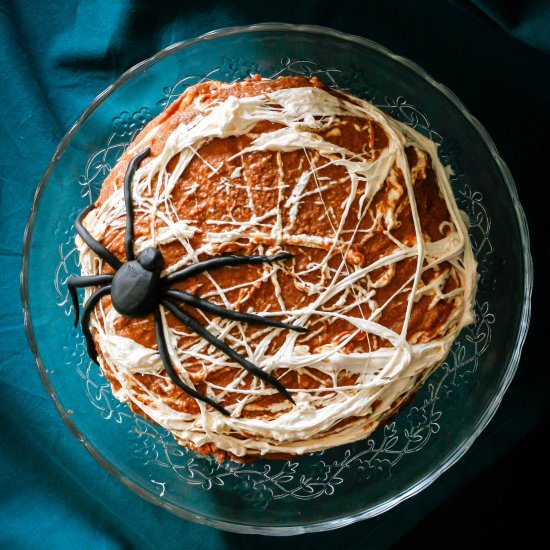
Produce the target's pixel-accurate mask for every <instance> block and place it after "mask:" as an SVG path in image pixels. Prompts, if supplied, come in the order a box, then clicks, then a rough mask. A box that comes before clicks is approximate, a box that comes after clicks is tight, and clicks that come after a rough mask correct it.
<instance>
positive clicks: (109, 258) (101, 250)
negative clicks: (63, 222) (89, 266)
mask: <svg viewBox="0 0 550 550" xmlns="http://www.w3.org/2000/svg"><path fill="white" fill-rule="evenodd" d="M93 207H94V205H93V204H90V205H89V206H87V207H86V208H85V209H84V210H82V212H80V214H78V216H77V217H76V220H75V222H74V228H75V229H76V232H77V233H78V234H79V235H80V237H81V238H82V240H83V241H84V242H85V243H86V244H87V245H88V246H89V247H90V248H91V249H92V250H93V251H94V252H95V253H96V254H97V255H98V256H99V257H100V258H101V259H102V260H104V261H105V262H107V263H108V264H109V265H110V266H111V267H112V268H113V269H114V270H115V271H116V270H117V269H118V268H119V267H120V266H121V265H122V262H121V261H120V260H119V259H118V258H117V257H116V256H115V255H114V254H113V253H112V252H111V251H110V250H109V249H108V248H105V247H104V246H103V245H102V244H101V243H100V242H98V241H96V240H95V239H94V238H93V237H92V235H91V234H90V233H89V231H88V230H87V229H86V228H85V227H84V225H82V220H83V219H84V216H86V214H88V212H90V210H92V209H93Z"/></svg>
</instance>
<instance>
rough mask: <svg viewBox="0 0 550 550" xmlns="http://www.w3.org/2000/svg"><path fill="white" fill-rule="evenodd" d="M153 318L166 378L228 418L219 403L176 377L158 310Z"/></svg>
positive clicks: (227, 413) (227, 414) (226, 412)
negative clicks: (168, 377) (166, 374)
mask: <svg viewBox="0 0 550 550" xmlns="http://www.w3.org/2000/svg"><path fill="white" fill-rule="evenodd" d="M154 316H155V334H156V337H157V344H158V349H159V355H160V358H161V359H162V363H163V365H164V368H165V369H166V372H167V373H168V376H170V379H171V380H172V382H174V384H176V386H178V387H179V388H181V389H182V390H183V391H184V392H185V393H187V394H189V395H190V396H191V397H194V398H195V399H198V400H199V401H203V402H204V403H208V404H209V405H211V406H212V407H214V408H215V409H216V410H218V411H220V412H221V413H222V414H224V415H225V416H230V414H229V411H228V410H227V409H225V408H224V407H222V406H221V405H220V404H219V403H216V402H215V401H214V400H212V399H210V398H209V397H207V396H206V395H203V394H202V393H199V392H198V391H196V390H195V389H193V388H191V387H190V386H188V385H187V384H185V383H184V382H183V381H182V380H181V378H180V377H179V376H178V374H177V372H176V371H175V369H174V367H173V365H172V362H171V361H170V355H169V354H168V347H167V345H166V338H165V337H164V330H163V326H162V318H161V315H160V310H159V308H157V309H155V311H154Z"/></svg>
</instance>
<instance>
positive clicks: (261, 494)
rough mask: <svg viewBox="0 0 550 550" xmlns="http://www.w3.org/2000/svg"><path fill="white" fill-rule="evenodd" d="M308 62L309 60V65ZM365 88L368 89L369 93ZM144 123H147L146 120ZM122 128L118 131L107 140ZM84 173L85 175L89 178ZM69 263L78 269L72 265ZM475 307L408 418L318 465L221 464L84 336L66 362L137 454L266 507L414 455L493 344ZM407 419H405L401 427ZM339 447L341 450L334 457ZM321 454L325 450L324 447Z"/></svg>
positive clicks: (360, 83)
mask: <svg viewBox="0 0 550 550" xmlns="http://www.w3.org/2000/svg"><path fill="white" fill-rule="evenodd" d="M283 61H284V64H285V66H286V67H288V68H289V70H288V72H289V73H293V74H304V75H305V76H309V75H308V72H307V71H306V72H305V73H300V72H299V71H298V70H295V69H294V67H303V66H307V67H308V70H309V68H311V67H314V68H315V69H314V70H315V74H318V75H320V76H321V78H322V77H323V70H324V68H323V67H322V66H320V65H318V64H316V63H315V62H312V61H306V62H304V61H299V60H296V61H292V60H283ZM240 62H241V60H238V59H235V60H232V61H231V63H232V64H233V65H234V66H239V63H240ZM304 63H305V64H307V65H304ZM282 64H283V62H282ZM335 72H338V71H335V70H333V69H331V74H332V75H333V76H334V74H335ZM350 75H353V89H354V90H355V92H356V93H357V92H358V90H363V89H366V88H368V89H369V90H372V89H374V88H372V87H371V86H370V83H368V81H367V80H365V76H364V75H360V74H358V72H357V71H353V70H351V71H349V70H344V71H342V73H341V76H340V77H339V79H338V84H337V87H340V88H343V89H347V88H348V86H347V84H348V82H347V78H348V77H349V76H350ZM225 76H227V75H224V77H225ZM204 79H206V77H204ZM374 90H375V89H374ZM367 95H368V96H369V94H367ZM373 99H374V97H371V96H369V100H373ZM161 101H164V100H161ZM386 102H387V106H386V103H385V102H382V103H378V104H379V105H380V106H381V107H382V108H384V110H390V109H391V114H392V116H394V117H396V118H398V119H405V120H406V122H407V123H410V124H412V125H414V126H415V127H416V128H417V129H419V130H420V131H421V132H422V133H426V134H429V132H430V130H431V129H430V127H429V123H427V119H426V117H425V116H424V115H423V114H422V113H421V112H420V111H418V110H417V109H416V108H415V107H414V106H412V105H410V104H408V103H407V102H406V100H405V99H404V98H397V99H396V100H391V99H389V98H386ZM159 103H160V102H159ZM166 103H168V102H166ZM163 104H164V103H163ZM396 105H397V106H398V108H397V111H396V110H395V106H396ZM399 106H405V108H406V111H404V112H403V116H402V115H401V113H400V112H399V110H398V109H399ZM414 112H416V113H417V116H416V122H414V121H412V122H410V120H407V119H409V117H410V115H411V113H414ZM136 115H138V113H136ZM121 116H128V114H127V113H123V114H122V115H121ZM131 117H133V115H131ZM115 120H116V119H115ZM418 121H426V123H427V128H424V127H423V126H422V124H421V123H420V122H418ZM134 122H135V123H136V124H138V125H139V124H140V121H139V116H138V117H136V119H135V121H134ZM141 125H143V123H142V122H141ZM118 134H119V132H115V134H113V135H112V136H111V138H110V141H111V140H113V139H114V138H115V136H116V135H118ZM132 138H133V135H130V136H129V135H124V133H122V134H120V140H121V141H123V142H124V144H123V147H126V146H127V144H128V143H129V142H130V141H131V139H132ZM436 141H437V142H440V140H439V139H436ZM441 142H442V146H441V148H440V151H439V152H440V155H441V157H442V158H443V154H442V152H443V148H444V147H445V149H447V143H448V142H444V141H443V140H441ZM106 152H107V153H108V152H109V147H108V148H106V149H103V150H101V151H99V152H98V153H97V155H101V154H105V153H106ZM117 156H118V155H117ZM453 160H455V161H456V158H455V157H453V152H452V150H449V151H448V155H446V160H445V162H446V163H447V164H449V163H451V164H452V161H453ZM453 168H454V166H453ZM454 171H455V175H454V176H453V177H452V180H453V186H454V187H455V189H458V190H459V191H458V192H459V195H458V197H457V199H458V200H459V204H460V207H461V208H462V209H463V210H465V211H467V212H468V214H469V217H470V220H472V219H475V225H473V226H471V228H470V232H471V234H472V238H473V245H474V251H475V254H476V257H477V259H478V261H479V262H480V271H481V272H483V270H486V268H487V265H488V263H487V262H489V263H490V258H491V256H492V248H491V244H490V239H489V230H490V220H489V218H488V215H487V212H486V211H485V209H484V206H483V197H482V196H481V195H480V193H478V192H476V193H473V192H471V191H470V190H469V188H468V186H466V187H465V188H464V187H463V186H462V185H461V183H460V182H461V178H462V174H461V173H460V172H459V171H458V172H457V170H456V169H455V170H454ZM84 179H86V180H87V181H86V182H84ZM90 179H91V178H87V176H85V177H83V181H81V182H80V183H81V185H84V183H86V184H87V183H88V182H90ZM87 188H88V185H86V186H85V187H84V189H87ZM60 234H61V233H60ZM56 235H57V232H56ZM61 237H63V243H64V244H61V245H60V256H61V263H60V264H59V266H58V269H57V271H56V276H55V282H56V289H57V293H58V303H59V305H61V306H62V307H64V309H65V310H66V314H67V315H70V313H71V312H70V309H69V308H68V303H69V302H68V300H67V291H66V287H65V284H64V282H65V280H66V278H67V275H68V273H69V272H70V271H71V268H70V267H69V268H67V262H69V264H74V263H75V258H74V245H73V244H72V243H73V242H74V241H73V231H72V228H71V227H67V228H64V229H63V234H62V235H61ZM67 237H68V238H67ZM72 271H74V268H73V269H72ZM477 309H478V319H477V322H476V324H475V325H471V326H470V327H468V328H467V329H465V337H463V338H461V339H460V341H458V342H455V344H454V346H453V350H452V352H451V354H450V355H449V357H448V359H447V361H446V362H445V363H444V364H443V365H442V366H441V367H440V369H439V370H438V371H437V373H436V374H434V375H433V376H432V377H431V379H430V383H428V384H426V385H425V386H424V388H423V389H422V390H421V391H420V392H419V399H420V398H421V397H422V396H425V395H428V397H427V398H425V399H424V402H423V404H420V405H419V406H418V407H413V408H412V409H411V410H410V412H409V414H408V415H407V418H406V422H405V421H403V422H399V423H397V424H396V423H394V422H392V423H391V424H390V425H388V426H387V427H386V428H385V429H384V430H383V432H377V433H376V434H375V435H374V437H373V438H370V439H368V440H365V441H363V442H362V443H361V449H359V452H358V451H357V450H356V449H355V447H356V446H355V445H354V446H351V447H350V446H346V447H341V448H339V449H334V450H332V451H331V452H330V453H329V454H330V456H332V457H333V459H334V460H326V459H325V460H320V461H318V462H314V464H313V466H312V465H311V463H310V462H309V461H306V462H303V461H287V462H276V463H274V465H273V464H263V463H262V462H259V463H256V464H252V465H237V464H231V465H230V466H229V467H228V466H227V465H226V463H224V464H223V465H219V464H217V463H216V462H215V461H214V460H212V458H211V457H208V456H204V455H197V454H196V453H194V452H193V451H190V450H189V449H187V448H183V447H180V446H179V445H177V444H176V443H175V442H174V440H173V439H172V436H171V434H170V433H169V432H167V431H165V430H164V429H161V428H160V427H158V426H153V425H152V424H150V423H149V422H147V421H145V420H144V419H143V418H141V417H140V416H138V415H135V414H133V413H129V412H127V409H126V407H124V406H123V405H122V404H121V403H119V402H118V401H117V400H116V399H113V398H112V396H111V391H110V384H109V383H108V382H107V381H106V380H105V378H104V376H103V374H102V373H101V371H100V369H99V368H98V367H97V366H96V365H94V364H92V363H91V362H89V361H88V358H87V357H85V353H84V346H83V342H80V343H79V346H77V351H76V352H74V353H71V356H70V357H65V359H66V363H67V364H73V362H74V361H73V360H74V357H73V356H75V353H76V356H78V358H79V359H80V360H79V363H80V368H79V372H80V373H81V376H82V378H83V380H84V381H85V382H86V387H87V388H88V389H87V392H88V395H89V398H90V402H91V403H92V404H94V406H95V407H96V408H97V409H98V410H99V411H101V414H102V416H103V417H104V418H106V419H115V420H116V421H117V423H122V424H123V425H126V426H127V430H128V433H129V434H130V437H131V438H132V439H134V440H135V443H134V446H135V452H136V454H137V456H139V457H141V460H142V461H143V463H144V464H157V465H161V466H164V467H168V468H169V469H170V471H171V472H173V473H174V474H175V475H176V476H177V478H179V479H180V480H182V481H184V482H185V483H189V484H192V485H199V486H201V487H202V488H203V489H206V490H209V489H212V488H213V487H225V490H235V491H238V492H239V493H240V494H242V496H243V498H245V499H249V500H251V501H253V502H254V503H256V504H258V505H260V507H265V506H267V504H268V503H269V501H270V500H271V499H273V498H275V499H278V498H284V497H292V498H297V499H302V500H309V499H311V498H317V497H319V496H321V495H324V494H326V495H329V494H333V492H334V489H335V487H336V486H338V485H340V484H341V483H342V481H345V480H346V479H348V480H350V479H351V480H353V479H354V478H355V474H356V473H357V472H359V471H365V472H370V474H369V475H371V478H374V477H376V476H378V475H380V474H382V475H384V476H385V477H387V476H390V475H391V471H392V469H393V468H395V467H396V466H397V464H398V463H399V462H400V460H401V458H403V457H404V456H405V455H407V454H409V455H410V454H411V453H415V452H418V451H420V450H421V449H422V448H423V447H424V446H425V445H426V444H427V442H428V441H429V440H430V439H431V438H432V437H433V436H435V435H436V434H437V433H438V432H439V427H440V420H441V415H442V413H443V411H444V407H443V408H441V406H442V405H444V403H445V400H446V399H448V397H449V396H450V395H452V394H453V392H456V388H457V380H459V379H462V381H461V382H460V383H461V384H462V385H464V384H465V383H466V382H467V380H468V379H469V378H470V376H471V375H472V374H474V373H475V370H476V368H477V364H478V362H479V360H480V358H481V356H482V355H483V353H484V352H485V351H486V349H487V348H488V346H489V343H490V341H491V325H492V323H493V322H494V318H493V316H492V314H491V312H490V306H489V304H488V303H487V302H481V303H479V304H478V306H477ZM68 349H73V350H74V346H67V348H65V351H67V350H68ZM78 350H80V351H78ZM86 363H87V366H86ZM432 381H433V382H432ZM403 418H404V417H403ZM403 426H405V428H404V429H403ZM342 453H343V456H342V457H341V458H337V457H338V456H339V455H342ZM316 454H317V455H319V456H323V455H325V456H326V455H327V452H320V453H316ZM312 458H313V457H312ZM366 477H368V476H366ZM166 479H167V482H165V483H162V484H160V483H159V484H158V485H159V486H160V485H162V493H163V494H164V491H165V485H168V486H169V485H170V483H169V478H166ZM155 483H158V482H155ZM155 489H156V487H154V488H153V491H155ZM159 490H160V488H159Z"/></svg>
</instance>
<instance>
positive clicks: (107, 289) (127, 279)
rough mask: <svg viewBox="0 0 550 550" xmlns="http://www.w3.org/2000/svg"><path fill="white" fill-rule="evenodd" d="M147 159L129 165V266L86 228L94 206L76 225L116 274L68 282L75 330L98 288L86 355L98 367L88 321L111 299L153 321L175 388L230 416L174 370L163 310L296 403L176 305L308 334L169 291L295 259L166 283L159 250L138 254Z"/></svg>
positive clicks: (122, 310) (188, 271)
mask: <svg viewBox="0 0 550 550" xmlns="http://www.w3.org/2000/svg"><path fill="white" fill-rule="evenodd" d="M149 153H150V149H149V148H147V149H145V150H144V151H142V152H141V153H139V154H138V155H136V156H135V157H134V158H133V159H132V160H131V161H130V163H129V165H128V169H127V171H126V175H125V178H124V202H125V206H126V228H125V234H124V245H125V253H126V260H127V261H126V262H122V261H120V260H119V259H118V258H117V257H116V256H115V255H114V254H113V253H112V252H111V251H110V250H109V249H107V248H106V247H104V246H103V245H102V244H101V243H100V242H98V241H96V240H95V239H94V238H93V237H92V235H91V234H90V233H89V232H88V230H87V229H86V228H85V227H84V225H83V224H82V220H83V219H84V217H85V216H86V214H87V213H88V212H89V211H90V210H91V209H92V208H93V205H90V206H88V207H87V208H86V209H85V210H83V211H82V212H81V213H80V214H79V215H78V216H77V218H76V220H75V229H76V231H77V233H78V234H79V235H80V237H81V238H82V240H83V241H84V242H85V243H86V244H87V245H88V246H89V248H90V249H91V250H92V251H93V252H95V253H96V254H97V255H98V256H99V257H100V258H101V259H102V260H103V261H104V262H106V263H107V264H108V265H110V266H111V267H112V268H113V270H114V273H102V274H99V275H87V276H75V275H71V276H70V277H69V279H68V280H67V284H68V287H69V292H70V294H71V298H72V301H73V306H74V311H75V326H76V325H77V324H78V320H79V304H78V295H77V291H76V289H77V288H82V287H90V286H97V287H99V288H97V289H96V290H95V291H94V292H93V293H92V294H91V296H90V298H89V299H88V301H87V302H86V303H85V304H84V307H83V309H82V319H81V325H82V332H83V333H84V336H85V337H86V342H87V348H88V354H89V356H90V358H91V359H92V360H93V361H95V362H97V351H96V348H95V344H94V340H93V337H92V334H91V331H90V326H89V323H90V316H91V314H92V311H93V310H94V308H95V306H96V305H97V304H98V302H99V301H100V300H101V298H103V297H104V296H107V295H108V294H110V295H111V301H112V304H113V307H114V308H115V310H116V311H117V312H118V313H119V314H121V315H124V316H126V317H134V318H137V317H144V316H146V315H150V314H152V315H153V318H154V323H155V335H156V339H157V345H158V351H159V355H160V358H161V360H162V363H163V365H164V368H165V369H166V372H167V373H168V376H169V377H170V378H171V380H172V381H173V383H174V384H176V385H177V386H178V387H179V388H181V389H182V390H183V391H185V392H186V393H188V394H189V395H191V396H192V397H194V398H195V399H198V400H199V401H203V402H204V403H207V404H209V405H211V406H212V407H214V408H215V409H217V410H218V411H220V412H221V413H222V414H224V415H229V411H227V410H226V409H225V408H224V407H222V406H221V405H220V404H219V403H217V402H216V401H214V400H213V399H211V398H210V397H208V396H206V395H203V394H201V393H199V392H198V391H197V390H195V389H194V388H193V387H191V386H189V385H188V384H186V383H185V382H184V381H183V380H182V379H181V378H180V376H179V375H178V373H177V372H176V370H175V369H174V366H173V365H172V361H171V359H170V354H169V351H168V347H167V343H166V336H165V333H164V325H163V320H162V315H161V312H160V308H159V306H160V305H162V306H163V307H164V308H166V309H167V310H168V311H169V312H170V313H172V315H174V316H175V317H176V318H177V319H178V320H179V321H180V322H182V323H183V324H184V325H185V326H187V327H188V328H189V329H190V330H191V331H193V332H195V333H196V334H198V335H199V336H200V337H202V338H204V339H205V340H207V341H208V342H209V343H210V344H211V345H213V346H215V347H216V348H218V349H219V350H221V351H222V352H223V353H225V354H226V355H227V356H228V357H230V358H231V359H233V360H234V361H235V362H236V363H238V364H239V365H240V366H241V367H243V368H244V369H246V370H247V371H248V372H249V373H251V374H253V375H254V376H256V377H258V378H260V379H261V380H263V381H264V382H266V383H267V384H270V385H271V386H272V387H274V388H275V389H276V390H277V391H278V392H279V393H281V394H282V395H283V396H284V397H285V398H286V399H288V400H289V401H290V402H292V403H294V400H293V399H292V397H291V396H290V394H289V393H288V391H287V390H286V388H285V387H284V386H283V385H282V384H281V382H279V380H277V379H276V378H274V377H273V376H272V375H271V374H269V373H267V372H266V371H264V370H262V369H261V368H260V367H258V366H256V365H255V364H254V363H252V362H250V361H249V360H248V359H246V358H245V357H243V356H242V355H240V354H239V353H238V352H236V351H235V350H233V349H232V348H231V347H229V346H228V345H227V344H226V343H225V342H223V341H222V340H220V339H219V338H217V337H216V336H214V335H213V334H211V333H210V332H209V331H208V330H207V328H206V327H204V326H203V325H202V324H201V323H200V322H199V321H198V319H196V318H195V317H194V316H193V315H191V314H190V313H188V312H187V311H183V310H182V309H180V308H179V307H178V303H184V304H187V305H188V306H191V307H195V308H197V309H200V310H202V311H205V312H207V313H211V314H214V315H218V316H220V317H223V318H226V319H231V320H235V321H244V322H247V323H253V324H258V325H263V326H271V327H277V328H281V329H290V330H295V331H297V332H306V330H307V329H305V328H304V327H300V326H297V325H290V324H288V323H283V322H281V321H277V320H275V319H269V318H263V317H261V316H259V315H256V314H253V313H243V312H240V311H235V310H231V309H227V308H225V307H223V306H220V305H218V304H214V303H212V302H209V301H208V300H204V299H203V298H201V297H199V296H197V295H195V294H192V293H190V292H186V291H182V290H176V289H172V288H170V285H172V284H173V283H175V282H178V281H182V280H184V279H187V278H188V277H191V276H193V275H197V274H199V273H203V272H206V271H209V270H212V269H218V268H222V267H225V266H232V265H243V264H261V263H264V262H276V261H282V260H287V259H290V258H292V254H289V253H288V252H280V253H278V254H275V255H273V256H264V255H260V254H256V255H248V256H239V255H227V256H218V257H215V258H210V259H208V260H204V261H202V262H198V263H196V264H191V265H188V266H185V267H183V268H181V269H179V270H177V271H175V272H173V273H170V274H169V275H166V276H164V277H162V276H161V271H162V266H163V257H162V253H161V252H160V250H159V249H158V248H154V247H148V248H145V249H144V250H142V251H141V252H140V254H139V255H138V257H137V258H136V257H135V253H134V228H133V220H134V214H133V204H132V179H133V177H134V175H135V172H136V169H137V166H138V164H139V163H140V161H141V160H142V159H143V158H145V157H146V156H147V155H149Z"/></svg>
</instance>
